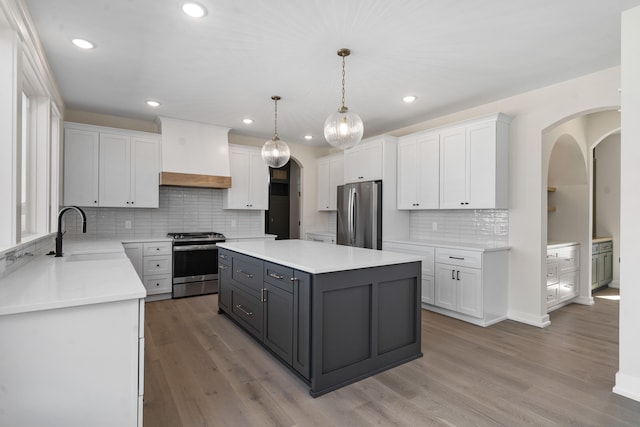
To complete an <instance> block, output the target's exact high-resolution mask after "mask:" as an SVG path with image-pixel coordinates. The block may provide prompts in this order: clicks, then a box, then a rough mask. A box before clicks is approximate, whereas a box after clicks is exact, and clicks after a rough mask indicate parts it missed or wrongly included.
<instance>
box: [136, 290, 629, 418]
mask: <svg viewBox="0 0 640 427" xmlns="http://www.w3.org/2000/svg"><path fill="white" fill-rule="evenodd" d="M595 296H596V298H595V300H596V304H595V305H593V306H583V305H578V304H571V305H568V306H566V307H563V308H561V309H559V310H556V311H554V312H552V313H551V325H550V326H549V327H547V328H545V329H539V328H535V327H531V326H527V325H524V324H521V323H517V322H513V321H509V320H507V321H504V322H500V323H498V324H496V325H493V326H491V327H488V328H480V327H477V326H474V325H471V324H468V323H465V322H461V321H459V320H456V319H452V318H450V317H446V316H442V315H439V314H436V313H432V312H429V311H425V310H423V311H422V351H423V353H424V357H422V358H420V359H417V360H414V361H411V362H409V363H406V364H404V365H401V366H399V367H396V368H394V369H391V370H389V371H385V372H382V373H380V374H378V375H375V376H373V377H371V378H367V379H365V380H363V381H360V382H358V383H355V384H352V385H349V386H347V387H343V388H341V389H339V390H336V391H334V392H331V393H328V394H326V395H323V396H320V397H318V398H316V399H314V398H312V397H310V396H309V394H308V389H307V388H306V387H305V386H304V384H303V383H302V382H301V381H300V380H299V379H298V378H297V377H296V376H295V375H293V374H292V373H291V372H289V371H288V370H287V369H285V368H284V367H283V366H281V365H280V363H279V362H278V361H277V360H276V359H275V358H274V357H273V356H272V355H271V354H270V353H268V352H267V351H265V350H264V349H263V348H262V347H261V346H260V345H258V344H257V343H256V342H255V341H254V340H253V339H252V338H251V337H250V336H249V335H248V334H246V333H245V332H243V331H242V330H241V329H240V328H239V327H238V326H236V325H235V324H234V323H232V322H231V321H230V320H229V319H228V318H226V317H225V316H223V315H219V314H218V313H217V295H206V296H200V297H194V298H184V299H179V300H166V301H156V302H151V303H148V304H147V306H146V320H145V342H146V351H145V397H144V424H145V426H149V427H164V426H168V427H169V426H170V427H175V426H182V427H191V426H227V425H228V426H346V425H348V426H369V425H382V426H416V425H420V426H449V427H451V426H471V425H473V426H566V425H575V426H594V427H596V426H598V427H599V426H626V427H632V426H636V427H637V426H640V403H639V402H635V401H633V400H630V399H627V398H624V397H621V396H618V395H615V394H613V393H612V392H611V388H612V387H613V384H614V377H615V373H616V371H617V369H618V306H619V304H618V301H617V300H616V299H615V298H616V296H617V291H616V290H614V289H605V290H603V291H601V292H599V293H598V294H596V295H595Z"/></svg>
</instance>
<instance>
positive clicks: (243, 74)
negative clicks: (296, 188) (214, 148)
mask: <svg viewBox="0 0 640 427" xmlns="http://www.w3.org/2000/svg"><path fill="white" fill-rule="evenodd" d="M25 1H26V3H27V5H28V7H29V9H30V11H31V14H32V16H33V20H34V22H35V24H36V28H37V31H38V33H39V35H40V38H41V41H42V44H43V46H44V49H45V52H46V54H47V57H48V59H49V62H50V64H51V67H52V69H53V72H54V74H55V76H56V79H57V82H58V84H59V86H60V90H61V92H62V95H63V98H64V101H65V104H66V107H67V108H70V109H75V110H84V111H90V112H96V113H104V114H113V115H118V116H124V117H130V118H137V119H144V120H153V119H154V118H155V116H157V115H162V116H168V117H174V118H178V119H185V120H193V121H198V122H204V123H210V124H215V125H220V126H225V127H229V128H232V129H233V130H232V132H235V133H239V134H244V135H250V136H258V137H261V138H265V139H266V138H269V137H270V136H271V135H272V134H273V101H271V99H270V98H271V96H272V95H280V96H281V97H282V100H281V101H280V102H279V103H278V112H279V114H278V133H279V135H280V137H281V138H282V139H283V140H284V141H287V142H289V143H302V144H309V142H306V141H305V140H304V139H303V136H304V135H305V134H311V135H313V136H314V140H313V141H312V142H311V143H314V144H323V143H325V142H324V137H323V131H322V129H323V124H324V120H325V118H326V117H327V116H328V115H329V114H330V113H332V112H333V111H334V110H337V108H338V107H339V105H340V80H341V63H340V61H341V59H340V58H339V57H338V56H337V55H336V51H337V50H338V49H339V48H342V47H347V48H350V49H351V51H352V54H351V56H349V57H348V58H347V59H346V86H347V87H346V105H347V106H348V107H349V109H350V110H351V111H354V112H357V113H358V114H359V115H360V116H361V117H362V119H363V121H364V125H365V136H372V135H377V134H380V133H384V132H389V131H391V130H394V129H398V128H401V127H404V126H408V125H411V124H414V123H417V122H421V121H424V120H427V119H430V118H433V117H437V116H440V115H442V114H445V113H449V112H453V111H457V110H460V109H463V108H468V107H471V106H475V105H479V104H484V103H487V102H489V101H493V100H496V99H500V98H504V97H507V96H510V95H514V94H517V93H521V92H524V91H527V90H531V89H534V88H538V87H543V86H547V85H550V84H553V83H556V82H560V81H563V80H567V79H571V78H574V77H578V76H581V75H585V74H588V73H591V72H595V71H598V70H602V69H606V68H609V67H612V66H616V65H618V64H619V63H620V13H621V12H622V11H623V10H626V9H629V8H631V7H633V6H636V5H640V0H535V1H532V0H455V1H454V0H297V1H296V0H268V1H267V0H261V1H260V0H198V1H199V2H200V3H201V4H203V5H204V6H205V7H206V8H207V9H208V14H207V16H205V17H204V18H201V19H199V20H197V19H194V18H190V17H188V16H186V15H184V14H183V13H182V12H181V10H180V7H179V6H180V0H162V1H159V0H25ZM75 37H81V38H86V39H88V40H91V41H92V42H94V43H95V44H96V48H95V49H93V50H91V51H83V50H80V49H78V48H77V47H75V46H74V45H72V44H71V39H72V38H75ZM408 94H413V95H416V96H417V97H418V99H417V101H416V102H414V103H413V104H405V103H404V102H402V100H401V98H402V97H403V96H404V95H408ZM147 99H155V100H158V101H160V102H161V103H162V106H161V107H159V108H157V109H152V108H150V107H148V106H146V105H145V103H144V101H145V100H147ZM245 117H250V118H253V119H254V120H255V122H254V123H253V124H252V125H250V126H247V125H244V124H243V123H242V119H243V118H245Z"/></svg>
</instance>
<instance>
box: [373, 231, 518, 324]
mask: <svg viewBox="0 0 640 427" xmlns="http://www.w3.org/2000/svg"><path fill="white" fill-rule="evenodd" d="M455 246H456V247H455V248H451V247H444V245H439V246H435V245H429V244H428V243H423V242H412V241H386V242H384V243H383V249H384V250H389V251H394V252H404V253H411V254H418V255H422V256H423V259H422V307H423V308H425V309H427V310H431V311H435V312H438V313H441V314H445V315H448V316H451V317H455V318H457V319H460V320H464V321H467V322H470V323H473V324H476V325H479V326H489V325H492V324H494V323H497V322H500V321H502V320H504V319H506V318H507V273H508V271H507V255H508V248H506V247H505V248H497V249H486V248H483V249H479V248H477V247H475V248H473V247H470V248H468V249H466V248H465V249H461V248H462V247H464V245H462V244H460V245H455Z"/></svg>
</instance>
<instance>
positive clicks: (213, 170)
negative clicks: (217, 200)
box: [157, 117, 231, 188]
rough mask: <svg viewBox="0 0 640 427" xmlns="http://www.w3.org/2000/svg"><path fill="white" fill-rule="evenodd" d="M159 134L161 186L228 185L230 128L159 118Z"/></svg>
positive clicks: (225, 186)
mask: <svg viewBox="0 0 640 427" xmlns="http://www.w3.org/2000/svg"><path fill="white" fill-rule="evenodd" d="M157 121H158V123H159V125H160V129H161V133H162V169H161V170H162V172H160V185H161V186H173V187H199V188H231V173H230V169H229V140H228V133H229V130H230V129H229V128H224V127H220V126H215V125H210V124H205V123H198V122H191V121H187V120H180V119H173V118H170V117H158V119H157Z"/></svg>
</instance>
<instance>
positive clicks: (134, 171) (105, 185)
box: [99, 133, 159, 208]
mask: <svg viewBox="0 0 640 427" xmlns="http://www.w3.org/2000/svg"><path fill="white" fill-rule="evenodd" d="M158 152H159V148H158V143H157V141H156V140H153V139H146V138H140V137H132V136H129V135H123V134H110V133H100V181H99V182H100V206H105V207H106V206H109V207H139V208H157V207H158V185H159V183H158V172H159V171H158Z"/></svg>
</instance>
